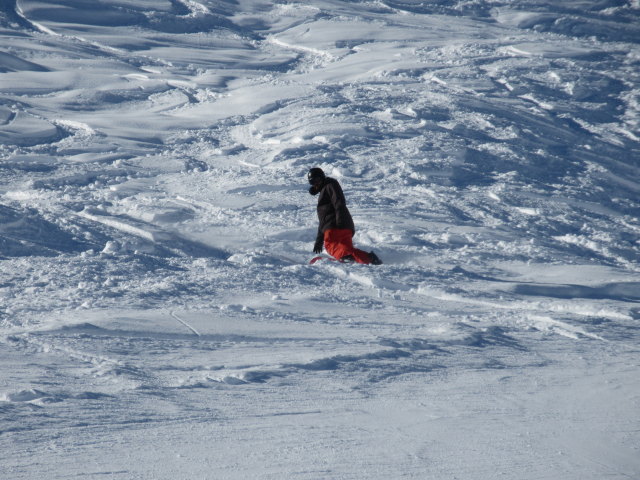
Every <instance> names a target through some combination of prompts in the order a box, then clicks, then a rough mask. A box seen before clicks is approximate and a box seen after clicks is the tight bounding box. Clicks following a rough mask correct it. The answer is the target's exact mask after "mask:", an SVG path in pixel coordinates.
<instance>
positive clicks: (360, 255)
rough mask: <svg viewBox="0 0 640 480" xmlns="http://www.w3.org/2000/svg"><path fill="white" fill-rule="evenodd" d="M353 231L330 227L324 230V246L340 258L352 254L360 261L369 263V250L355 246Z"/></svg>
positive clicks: (331, 253) (333, 255) (329, 252)
mask: <svg viewBox="0 0 640 480" xmlns="http://www.w3.org/2000/svg"><path fill="white" fill-rule="evenodd" d="M352 237H353V232H352V231H351V230H348V229H338V228H334V229H330V230H327V231H326V232H324V248H325V249H326V250H327V253H328V254H329V255H331V256H332V257H334V258H337V259H338V260H342V259H343V258H344V257H348V256H351V257H352V258H353V260H355V261H356V262H358V263H362V264H365V265H368V264H369V263H371V258H370V256H369V254H368V253H367V252H365V251H364V250H360V249H358V248H354V246H353V240H352Z"/></svg>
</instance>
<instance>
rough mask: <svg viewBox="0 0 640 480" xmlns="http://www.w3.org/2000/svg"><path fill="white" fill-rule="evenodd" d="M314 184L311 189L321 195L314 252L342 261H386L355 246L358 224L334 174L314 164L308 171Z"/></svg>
mask: <svg viewBox="0 0 640 480" xmlns="http://www.w3.org/2000/svg"><path fill="white" fill-rule="evenodd" d="M307 179H308V180H309V184H310V185H311V188H310V189H309V193H310V194H311V195H319V196H318V220H319V225H318V235H317V236H316V242H315V244H314V246H313V252H314V253H322V248H323V247H324V249H325V250H326V251H327V253H328V254H329V255H331V256H332V257H334V258H335V259H337V260H339V261H341V262H357V263H362V264H365V265H368V264H372V265H381V264H382V261H381V260H380V259H379V258H378V256H377V255H376V254H375V253H373V252H369V253H367V252H365V251H364V250H360V249H358V248H355V247H354V246H353V240H352V238H353V235H354V234H355V230H356V229H355V226H354V223H353V218H351V213H350V212H349V209H348V208H347V202H346V199H345V197H344V193H343V192H342V187H341V186H340V184H339V183H338V181H337V180H336V179H334V178H329V177H327V176H325V174H324V172H323V171H322V169H321V168H318V167H314V168H312V169H310V170H309V172H308V173H307Z"/></svg>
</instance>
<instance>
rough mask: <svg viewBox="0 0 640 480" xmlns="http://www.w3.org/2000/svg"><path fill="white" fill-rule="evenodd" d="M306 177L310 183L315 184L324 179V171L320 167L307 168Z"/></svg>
mask: <svg viewBox="0 0 640 480" xmlns="http://www.w3.org/2000/svg"><path fill="white" fill-rule="evenodd" d="M307 179H308V180H309V184H310V185H317V184H319V183H321V182H322V181H323V180H324V179H325V176H324V172H323V171H322V169H321V168H318V167H315V168H312V169H311V170H309V173H307Z"/></svg>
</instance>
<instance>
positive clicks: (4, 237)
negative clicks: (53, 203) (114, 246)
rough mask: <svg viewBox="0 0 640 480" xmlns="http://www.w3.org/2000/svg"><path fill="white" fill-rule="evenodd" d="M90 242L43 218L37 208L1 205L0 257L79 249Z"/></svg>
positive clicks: (54, 253)
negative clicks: (29, 208) (35, 209)
mask: <svg viewBox="0 0 640 480" xmlns="http://www.w3.org/2000/svg"><path fill="white" fill-rule="evenodd" d="M88 248H90V245H89V244H88V243H87V242H85V241H83V240H79V239H78V238H76V237H75V236H74V235H72V234H70V233H68V232H66V231H64V230H62V229H61V228H60V227H58V226H57V225H55V224H54V223H52V222H51V221H48V220H45V219H44V218H42V215H41V214H39V213H38V212H37V211H33V210H24V209H17V208H12V207H9V206H6V205H0V257H27V256H55V255H60V254H61V253H78V252H82V251H84V250H87V249H88Z"/></svg>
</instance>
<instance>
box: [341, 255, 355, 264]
mask: <svg viewBox="0 0 640 480" xmlns="http://www.w3.org/2000/svg"><path fill="white" fill-rule="evenodd" d="M340 261H341V262H342V263H353V262H355V261H356V259H355V258H353V255H345V256H344V257H342V258H341V259H340Z"/></svg>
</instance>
